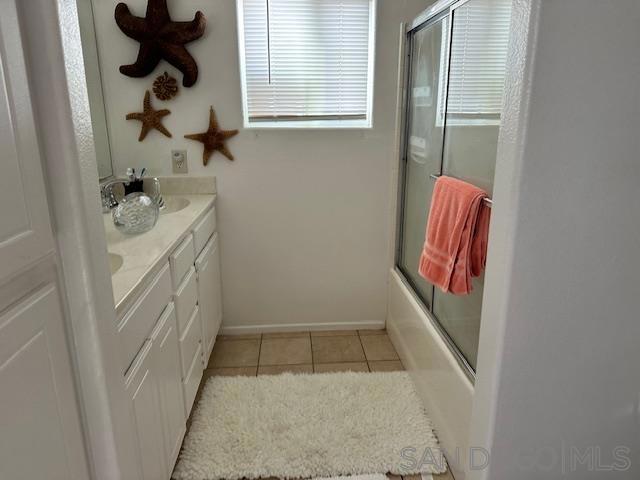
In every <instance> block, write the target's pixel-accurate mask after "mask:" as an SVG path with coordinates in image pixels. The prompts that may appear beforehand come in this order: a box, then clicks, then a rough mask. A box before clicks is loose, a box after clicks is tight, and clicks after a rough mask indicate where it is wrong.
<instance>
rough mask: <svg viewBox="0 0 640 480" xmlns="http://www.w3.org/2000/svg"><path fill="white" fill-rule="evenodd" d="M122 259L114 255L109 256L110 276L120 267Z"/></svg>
mask: <svg viewBox="0 0 640 480" xmlns="http://www.w3.org/2000/svg"><path fill="white" fill-rule="evenodd" d="M122 262H123V258H122V257H121V256H120V255H117V254H115V253H110V254H109V266H110V267H111V275H113V274H114V273H116V272H117V271H118V270H120V267H122Z"/></svg>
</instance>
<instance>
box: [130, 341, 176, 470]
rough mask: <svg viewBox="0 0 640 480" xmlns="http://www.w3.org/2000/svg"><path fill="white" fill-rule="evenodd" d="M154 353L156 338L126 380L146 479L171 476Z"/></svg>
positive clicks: (141, 354) (137, 360)
mask: <svg viewBox="0 0 640 480" xmlns="http://www.w3.org/2000/svg"><path fill="white" fill-rule="evenodd" d="M153 353H154V352H153V349H152V342H151V341H150V340H147V342H146V343H145V344H144V346H143V347H142V350H141V351H140V353H139V354H138V357H137V358H136V360H135V361H134V363H133V366H132V367H131V372H129V373H128V374H127V380H126V384H127V392H128V393H129V396H130V398H131V405H132V410H133V417H134V422H135V427H136V433H137V439H138V449H139V452H138V454H139V455H138V456H139V458H140V464H141V465H142V478H143V480H160V479H164V478H167V476H166V473H167V467H166V462H165V454H164V452H165V449H164V441H163V430H162V415H161V411H160V396H159V390H158V379H157V377H156V374H155V368H154V362H153Z"/></svg>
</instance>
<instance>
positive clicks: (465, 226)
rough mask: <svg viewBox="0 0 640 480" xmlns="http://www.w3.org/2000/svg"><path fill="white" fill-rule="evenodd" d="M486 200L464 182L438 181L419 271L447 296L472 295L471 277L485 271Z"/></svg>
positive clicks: (480, 193) (449, 179) (484, 196)
mask: <svg viewBox="0 0 640 480" xmlns="http://www.w3.org/2000/svg"><path fill="white" fill-rule="evenodd" d="M486 197H487V194H486V193H485V192H484V191H483V190H481V189H480V188H478V187H475V186H473V185H471V184H470V183H467V182H463V181H462V180H458V179H456V178H451V177H446V176H441V177H439V178H438V179H437V180H436V184H435V187H434V189H433V197H432V199H431V209H430V211H429V221H428V223H427V232H426V239H425V243H424V248H423V250H422V255H421V256H420V265H419V267H418V271H419V272H420V275H422V276H423V277H424V278H425V279H427V280H428V281H429V282H431V283H433V284H434V285H436V286H437V287H439V288H440V289H441V290H442V291H444V292H449V293H453V294H456V295H467V294H469V293H470V292H471V290H472V286H471V277H477V276H479V275H480V274H481V273H482V271H483V270H484V267H485V264H486V259H487V239H488V234H489V217H490V209H489V207H488V206H487V205H485V203H484V202H483V199H484V198H486Z"/></svg>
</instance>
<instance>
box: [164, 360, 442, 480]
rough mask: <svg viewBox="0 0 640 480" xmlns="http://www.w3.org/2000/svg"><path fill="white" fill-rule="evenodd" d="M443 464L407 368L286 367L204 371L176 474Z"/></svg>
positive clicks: (335, 472)
mask: <svg viewBox="0 0 640 480" xmlns="http://www.w3.org/2000/svg"><path fill="white" fill-rule="evenodd" d="M424 458H428V459H432V458H435V460H436V461H435V462H434V461H427V462H425V461H421V459H424ZM445 471H446V462H445V460H444V456H443V455H442V452H441V451H440V448H439V445H438V440H437V439H436V437H435V435H434V432H433V429H432V425H431V422H430V420H429V418H428V417H427V415H426V413H425V411H424V408H423V406H422V404H421V402H420V399H419V398H418V395H417V393H416V391H415V389H414V386H413V383H412V381H411V379H410V378H409V375H408V374H407V373H406V372H386V373H354V372H346V373H328V374H302V375H294V374H290V373H285V374H282V375H264V376H258V377H211V378H210V379H209V380H208V382H207V384H206V385H205V386H204V389H203V392H202V398H201V399H200V402H199V403H198V405H197V407H196V410H195V412H194V414H193V416H192V423H191V428H190V430H189V433H188V434H187V436H186V438H185V440H184V444H183V448H182V451H181V453H180V457H179V460H178V463H177V465H176V468H175V470H174V473H173V477H174V478H175V479H176V480H218V479H227V480H237V479H241V478H246V479H257V478H267V477H279V478H313V477H335V476H341V475H361V474H376V473H379V474H384V473H392V474H396V475H409V474H419V473H444V472H445Z"/></svg>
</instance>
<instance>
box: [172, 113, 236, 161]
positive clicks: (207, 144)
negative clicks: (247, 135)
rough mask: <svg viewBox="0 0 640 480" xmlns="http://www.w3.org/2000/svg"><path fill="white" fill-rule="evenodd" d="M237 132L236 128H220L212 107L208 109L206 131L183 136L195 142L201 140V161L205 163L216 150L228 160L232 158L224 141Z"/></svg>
mask: <svg viewBox="0 0 640 480" xmlns="http://www.w3.org/2000/svg"><path fill="white" fill-rule="evenodd" d="M237 134H238V130H221V129H220V127H219V126H218V119H217V118H216V112H215V110H214V109H213V107H211V108H210V110H209V128H208V129H207V131H206V132H202V133H193V134H190V135H185V136H184V138H188V139H189V140H195V141H196V142H202V143H203V144H204V152H203V153H202V163H203V164H204V165H207V163H209V159H210V158H211V155H213V152H215V151H216V150H217V151H219V152H220V153H222V154H223V155H224V156H225V157H227V158H228V159H229V160H233V154H232V153H231V152H230V151H229V149H228V148H227V147H226V145H225V142H226V141H227V139H229V138H231V137H233V136H234V135H237Z"/></svg>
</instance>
